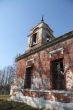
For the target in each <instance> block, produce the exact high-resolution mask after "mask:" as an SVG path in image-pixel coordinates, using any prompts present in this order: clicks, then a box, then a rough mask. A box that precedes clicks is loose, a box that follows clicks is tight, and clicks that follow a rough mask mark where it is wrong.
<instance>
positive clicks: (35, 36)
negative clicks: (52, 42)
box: [32, 33, 37, 45]
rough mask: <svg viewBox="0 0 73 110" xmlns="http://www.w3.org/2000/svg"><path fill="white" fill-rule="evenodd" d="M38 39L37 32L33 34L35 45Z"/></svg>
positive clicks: (33, 43)
mask: <svg viewBox="0 0 73 110" xmlns="http://www.w3.org/2000/svg"><path fill="white" fill-rule="evenodd" d="M36 41H37V33H35V34H33V36H32V45H35V44H36Z"/></svg>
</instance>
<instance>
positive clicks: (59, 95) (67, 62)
mask: <svg viewBox="0 0 73 110" xmlns="http://www.w3.org/2000/svg"><path fill="white" fill-rule="evenodd" d="M27 44H28V45H27V47H26V50H25V53H24V54H22V55H20V56H18V57H17V58H16V74H17V78H21V79H23V80H24V88H23V94H24V96H29V97H35V98H43V99H44V100H50V101H57V102H63V103H69V102H73V31H70V32H68V33H65V34H64V35H62V36H59V37H57V38H56V37H55V36H54V35H53V30H52V29H51V28H50V27H49V25H48V24H46V23H45V21H44V20H43V18H42V20H41V21H40V22H39V23H38V24H37V25H35V26H34V27H33V28H32V29H31V30H30V32H29V35H28V42H27Z"/></svg>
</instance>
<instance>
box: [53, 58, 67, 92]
mask: <svg viewBox="0 0 73 110" xmlns="http://www.w3.org/2000/svg"><path fill="white" fill-rule="evenodd" d="M64 83H65V80H64V68H63V59H58V60H55V61H52V89H55V90H63V89H64Z"/></svg>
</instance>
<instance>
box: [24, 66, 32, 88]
mask: <svg viewBox="0 0 73 110" xmlns="http://www.w3.org/2000/svg"><path fill="white" fill-rule="evenodd" d="M31 75H32V67H29V68H26V74H25V82H24V88H25V89H26V88H28V89H30V88H31Z"/></svg>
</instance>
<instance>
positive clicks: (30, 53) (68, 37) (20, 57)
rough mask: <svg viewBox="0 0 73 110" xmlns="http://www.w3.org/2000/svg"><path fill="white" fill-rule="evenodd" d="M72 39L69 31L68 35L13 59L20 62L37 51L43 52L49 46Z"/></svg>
mask: <svg viewBox="0 0 73 110" xmlns="http://www.w3.org/2000/svg"><path fill="white" fill-rule="evenodd" d="M72 37H73V31H70V32H68V33H66V34H64V35H62V36H60V37H57V38H55V39H53V40H52V41H50V42H49V43H46V44H44V45H42V46H40V47H39V48H38V47H37V48H34V49H31V50H30V51H28V52H26V53H24V54H22V55H20V56H18V57H17V58H16V59H15V61H16V62H17V61H19V60H21V59H23V58H26V57H27V56H29V55H32V54H34V53H37V52H39V51H41V50H43V49H45V48H48V47H51V46H53V45H55V44H56V43H59V42H61V41H64V40H67V39H70V38H72Z"/></svg>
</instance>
